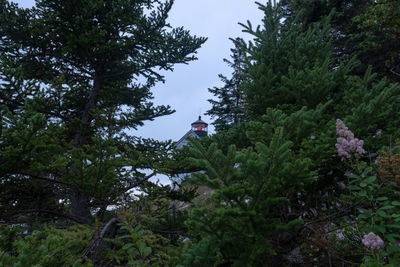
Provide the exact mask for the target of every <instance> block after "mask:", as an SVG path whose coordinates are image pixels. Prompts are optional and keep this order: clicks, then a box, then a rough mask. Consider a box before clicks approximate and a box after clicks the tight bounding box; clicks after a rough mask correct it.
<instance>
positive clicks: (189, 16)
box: [13, 0, 266, 141]
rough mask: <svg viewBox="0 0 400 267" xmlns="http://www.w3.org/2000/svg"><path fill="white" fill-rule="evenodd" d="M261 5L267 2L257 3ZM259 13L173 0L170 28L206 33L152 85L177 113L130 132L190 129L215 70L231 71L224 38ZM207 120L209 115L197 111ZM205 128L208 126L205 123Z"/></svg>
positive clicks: (235, 2)
mask: <svg viewBox="0 0 400 267" xmlns="http://www.w3.org/2000/svg"><path fill="white" fill-rule="evenodd" d="M13 2H16V3H18V4H19V5H20V6H22V7H31V6H32V5H34V2H35V1H34V0H14V1H13ZM260 2H261V3H264V2H266V1H260ZM262 15H263V14H262V12H261V11H260V10H259V9H258V8H257V5H256V4H255V3H254V1H253V0H175V4H174V6H173V8H172V10H171V12H170V16H169V22H170V24H171V25H172V26H174V27H177V26H184V28H185V29H187V30H190V32H191V33H192V34H194V35H197V36H204V37H208V41H207V42H206V43H205V44H204V45H203V47H202V48H201V49H200V50H199V51H198V54H197V57H198V60H197V61H194V62H192V63H190V64H189V65H177V66H176V67H175V71H174V72H172V73H171V72H169V73H167V74H166V82H165V83H164V84H162V83H160V84H158V85H157V86H155V87H154V88H153V93H154V96H155V99H154V102H155V104H165V105H170V106H171V107H172V108H173V109H175V110H176V112H175V113H174V114H172V115H170V116H164V117H160V118H158V119H155V120H154V121H151V122H146V123H145V126H143V127H141V128H140V129H139V130H138V131H136V132H132V133H133V134H135V135H140V136H143V137H145V138H155V139H158V140H168V139H172V140H173V141H177V140H179V139H180V138H181V137H182V136H183V135H184V134H185V133H186V132H187V131H188V130H189V129H190V124H191V123H192V122H194V121H195V120H196V119H197V117H198V115H199V113H200V110H201V113H205V112H206V111H207V110H208V109H209V108H210V105H209V103H208V101H207V99H209V98H212V95H211V94H210V93H208V90H207V88H210V87H214V86H220V85H221V82H220V80H219V78H218V74H219V73H222V74H224V75H228V76H229V75H230V73H231V69H230V68H229V67H228V66H227V65H226V63H224V62H223V58H229V56H230V49H231V48H232V47H233V45H232V42H231V41H230V40H229V38H230V37H231V38H236V37H243V38H245V39H249V36H248V34H245V33H242V27H241V26H239V25H238V22H243V23H244V22H246V21H247V20H250V21H251V22H252V24H253V25H258V24H260V22H261V18H262ZM202 118H203V120H205V121H206V122H208V123H211V120H210V118H208V117H206V116H204V115H202ZM210 132H211V133H212V132H213V128H212V127H210Z"/></svg>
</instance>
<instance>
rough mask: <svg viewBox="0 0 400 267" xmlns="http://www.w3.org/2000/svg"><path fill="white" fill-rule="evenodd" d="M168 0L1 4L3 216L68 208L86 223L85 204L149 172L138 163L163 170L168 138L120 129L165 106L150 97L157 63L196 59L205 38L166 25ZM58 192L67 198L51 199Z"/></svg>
mask: <svg viewBox="0 0 400 267" xmlns="http://www.w3.org/2000/svg"><path fill="white" fill-rule="evenodd" d="M172 5H173V1H158V0H152V1H147V0H140V1H136V0H132V1H125V0H121V1H120V0H118V1H111V2H110V1H103V0H90V1H84V2H82V1H61V0H40V1H36V5H35V7H33V8H28V9H23V8H19V7H18V5H17V4H14V3H12V2H9V1H0V22H1V23H0V35H1V36H2V37H1V38H0V51H1V57H0V80H2V82H1V84H0V91H1V92H0V100H1V101H0V110H1V130H2V131H1V132H2V133H1V135H2V142H1V144H0V146H1V151H2V153H1V155H0V157H1V166H0V167H1V168H0V175H1V176H0V179H1V183H7V184H8V186H7V187H6V188H7V190H6V191H7V192H5V197H4V200H2V205H1V208H2V209H3V208H4V209H6V208H5V207H7V210H6V212H1V217H2V218H1V219H4V220H11V219H17V221H18V220H19V219H21V218H19V216H18V215H16V214H19V212H21V211H22V210H23V211H24V214H25V216H28V215H34V216H31V217H35V216H36V219H40V218H43V217H54V216H52V215H54V214H55V212H56V213H57V214H59V213H60V212H61V214H64V215H65V213H66V211H69V212H70V213H71V214H72V216H70V217H69V218H74V220H75V221H79V222H85V223H88V222H90V221H91V219H92V215H91V209H92V208H100V209H101V210H105V208H106V207H107V206H109V205H115V204H118V202H119V200H120V199H121V196H122V195H124V194H125V192H127V191H128V190H130V189H132V188H134V187H137V186H138V185H140V184H142V183H143V182H145V181H146V180H147V179H148V178H146V175H145V173H144V172H142V171H141V169H153V170H155V171H156V172H157V171H162V168H161V166H162V163H161V162H162V161H163V159H164V158H167V157H168V156H169V154H168V151H166V149H165V148H166V147H168V145H169V143H168V142H165V143H162V142H155V141H153V140H143V139H141V138H136V137H132V136H130V135H128V134H126V133H124V132H126V131H125V130H129V129H136V128H137V127H139V126H142V125H143V121H145V120H153V119H154V118H156V117H159V116H164V115H168V114H171V113H172V112H173V110H171V108H170V107H169V106H167V105H166V106H164V105H161V106H155V105H154V104H153V103H152V102H151V99H152V93H151V91H150V89H151V87H152V86H154V85H155V83H157V82H160V81H164V76H163V75H161V74H160V73H158V72H156V71H155V70H156V69H157V68H158V69H159V70H160V71H161V70H163V71H172V70H173V66H174V65H175V64H179V63H188V62H190V61H192V60H195V59H196V57H195V53H196V50H197V49H198V48H199V47H200V46H201V45H202V44H203V43H204V42H205V41H206V38H201V37H196V36H192V35H190V34H189V32H188V31H186V30H184V29H183V28H182V27H179V28H173V27H171V26H170V25H169V24H168V23H167V21H166V20H167V17H168V13H169V11H170V10H171V8H172ZM138 81H140V82H138ZM5 159H7V160H5ZM3 162H4V163H3ZM158 169H160V170H158ZM20 188H21V189H24V191H27V192H29V190H30V189H32V191H33V193H34V194H30V193H28V194H26V197H25V196H24V197H22V196H21V194H20V192H21V191H22V190H20ZM22 195H23V194H22ZM35 195H40V196H43V197H46V203H44V201H42V200H40V201H38V200H36V199H35ZM60 199H63V200H67V201H63V203H68V205H62V207H54V206H61V205H56V204H53V205H49V202H53V203H59V202H60V201H59V200H60ZM30 202H31V203H32V205H30ZM3 203H4V204H7V205H3ZM16 203H17V204H16ZM44 206H46V207H47V208H48V210H44V208H43V207H44ZM27 211H29V212H27ZM3 214H4V216H3ZM43 214H46V216H43ZM64 217H65V216H64Z"/></svg>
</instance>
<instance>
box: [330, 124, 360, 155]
mask: <svg viewBox="0 0 400 267" xmlns="http://www.w3.org/2000/svg"><path fill="white" fill-rule="evenodd" d="M336 134H337V135H338V136H339V137H338V138H337V143H336V145H335V146H336V148H337V150H338V154H339V156H341V157H343V158H344V157H346V158H348V159H349V158H350V157H351V156H352V155H354V156H355V157H356V158H358V157H360V156H362V154H364V153H365V150H364V149H363V145H364V141H363V140H359V139H357V138H354V134H353V133H352V132H351V131H350V130H349V128H347V127H346V125H344V123H343V121H341V120H339V119H337V120H336Z"/></svg>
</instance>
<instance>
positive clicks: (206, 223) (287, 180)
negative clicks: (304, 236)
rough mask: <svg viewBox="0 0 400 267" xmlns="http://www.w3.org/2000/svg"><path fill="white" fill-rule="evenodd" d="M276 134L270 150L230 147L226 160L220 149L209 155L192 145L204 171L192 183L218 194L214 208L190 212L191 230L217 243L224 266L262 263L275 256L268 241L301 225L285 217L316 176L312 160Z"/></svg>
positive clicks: (260, 146) (212, 148)
mask: <svg viewBox="0 0 400 267" xmlns="http://www.w3.org/2000/svg"><path fill="white" fill-rule="evenodd" d="M275 130H276V133H275V134H274V135H273V136H272V138H271V140H270V142H269V144H268V145H266V144H263V143H261V142H257V143H256V144H255V149H252V148H247V149H243V150H240V151H238V150H236V148H235V147H234V146H231V147H230V148H229V150H228V152H227V153H226V154H224V153H222V151H221V150H219V149H217V146H216V144H212V145H211V146H210V147H208V149H205V148H204V147H203V146H202V145H201V144H200V143H199V142H197V141H194V142H193V144H194V148H193V150H192V151H193V155H194V156H195V157H194V158H193V162H195V164H196V165H198V166H199V167H201V168H203V169H204V170H205V173H194V174H193V177H194V178H193V179H195V181H196V183H198V184H200V185H205V186H207V187H209V188H210V189H212V190H213V191H214V192H213V194H212V196H211V203H210V204H209V205H207V206H204V207H198V208H196V209H194V210H193V211H192V212H191V214H190V220H189V221H188V226H189V229H190V230H191V231H193V232H194V233H196V234H200V235H201V236H202V237H203V238H204V237H207V236H209V237H210V238H211V239H212V240H218V244H219V252H220V253H221V255H222V257H223V262H226V263H233V264H235V265H243V264H256V263H260V261H261V257H262V255H264V256H265V255H266V254H274V253H275V252H274V250H273V246H272V244H271V243H270V241H269V239H270V238H272V237H273V236H276V235H277V234H278V233H281V232H284V231H287V230H289V229H291V228H293V227H294V226H295V225H297V224H299V223H300V222H301V220H298V219H295V220H287V219H282V217H281V215H280V211H282V210H285V208H286V207H287V205H288V201H289V199H290V200H291V201H295V199H294V198H295V197H296V193H297V192H301V191H302V189H303V188H304V186H305V185H306V184H307V183H309V182H310V181H312V180H313V176H314V173H313V172H312V171H310V170H309V165H310V160H309V159H307V158H303V159H297V158H296V157H295V156H294V155H293V151H291V150H290V147H291V146H292V143H291V142H288V141H285V139H283V130H282V128H276V129H275ZM267 140H268V139H267ZM203 242H205V241H203ZM204 244H206V243H204ZM204 244H203V245H199V247H198V249H200V251H203V249H202V247H204ZM214 256H215V255H214ZM194 257H195V256H194Z"/></svg>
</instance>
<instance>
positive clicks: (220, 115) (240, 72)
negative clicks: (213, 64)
mask: <svg viewBox="0 0 400 267" xmlns="http://www.w3.org/2000/svg"><path fill="white" fill-rule="evenodd" d="M243 43H244V41H243V40H242V39H240V38H237V39H235V40H234V44H235V48H232V49H231V52H232V54H231V61H229V60H228V59H224V61H225V62H226V63H227V64H228V66H229V67H231V68H232V70H233V71H232V77H231V78H227V77H226V76H224V75H222V74H219V78H220V79H221V81H222V82H223V83H224V86H222V87H213V88H209V89H208V91H209V92H210V93H212V94H213V95H214V97H216V98H217V100H214V99H209V100H208V101H209V102H210V103H211V105H212V107H211V109H210V110H208V111H207V112H206V114H207V115H210V116H211V118H216V120H215V121H214V122H213V123H212V124H213V125H214V126H215V130H216V131H223V130H227V129H229V128H230V127H231V126H232V125H234V124H238V123H240V122H242V121H243V120H244V95H243V90H242V88H241V85H242V83H243V81H244V79H245V76H244V73H245V69H244V68H245V60H246V59H245V52H244V50H243V49H242V46H243V45H244V44H243Z"/></svg>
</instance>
